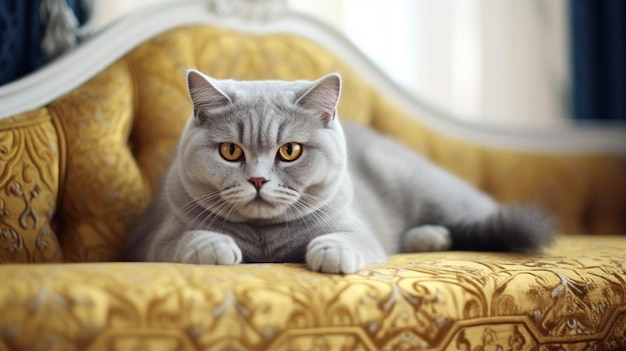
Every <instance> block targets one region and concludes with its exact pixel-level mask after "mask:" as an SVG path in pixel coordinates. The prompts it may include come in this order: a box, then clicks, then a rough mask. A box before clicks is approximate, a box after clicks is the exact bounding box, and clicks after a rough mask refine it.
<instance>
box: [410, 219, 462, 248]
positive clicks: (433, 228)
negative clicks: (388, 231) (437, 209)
mask: <svg viewBox="0 0 626 351" xmlns="http://www.w3.org/2000/svg"><path fill="white" fill-rule="evenodd" d="M450 246H452V238H450V231H449V230H448V228H446V227H443V226H440V225H422V226H419V227H415V228H411V229H409V230H408V231H407V232H406V233H405V234H404V242H403V243H402V251H404V252H421V251H443V250H448V249H449V248H450Z"/></svg>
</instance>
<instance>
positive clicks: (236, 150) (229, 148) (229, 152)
mask: <svg viewBox="0 0 626 351" xmlns="http://www.w3.org/2000/svg"><path fill="white" fill-rule="evenodd" d="M220 155H222V157H223V158H224V159H225V160H226V161H230V162H235V161H239V160H240V159H241V158H242V157H243V150H242V149H241V146H239V145H237V144H235V143H222V144H220Z"/></svg>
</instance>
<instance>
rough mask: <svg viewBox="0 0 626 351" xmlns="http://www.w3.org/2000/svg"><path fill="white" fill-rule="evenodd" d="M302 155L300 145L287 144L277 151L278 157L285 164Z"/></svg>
mask: <svg viewBox="0 0 626 351" xmlns="http://www.w3.org/2000/svg"><path fill="white" fill-rule="evenodd" d="M300 155H302V145H300V144H298V143H287V144H285V145H283V146H281V147H280V149H278V157H279V158H280V159H281V160H282V161H285V162H291V161H295V160H297V159H298V157H300Z"/></svg>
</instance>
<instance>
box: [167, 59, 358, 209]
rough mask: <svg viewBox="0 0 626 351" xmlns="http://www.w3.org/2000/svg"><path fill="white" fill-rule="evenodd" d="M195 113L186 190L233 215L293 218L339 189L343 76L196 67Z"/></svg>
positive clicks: (186, 149) (185, 164) (184, 162)
mask: <svg viewBox="0 0 626 351" xmlns="http://www.w3.org/2000/svg"><path fill="white" fill-rule="evenodd" d="M187 82H188V88H189V95H190V97H191V100H192V102H193V107H194V113H193V117H192V118H191V120H190V121H189V123H188V125H187V128H186V129H185V132H184V134H183V137H182V140H181V145H180V149H179V167H180V170H181V172H180V177H181V181H182V184H183V186H184V188H185V190H186V191H187V192H188V193H189V195H190V196H191V197H192V198H193V199H194V200H195V201H196V202H197V203H198V204H200V205H201V206H202V207H204V208H205V209H207V210H209V211H211V212H212V213H214V214H216V215H218V216H220V217H223V218H226V219H228V220H231V221H251V220H252V221H254V220H264V221H265V220H270V221H282V220H291V219H294V218H298V217H301V216H303V215H306V214H309V213H311V212H313V211H315V210H317V209H319V208H320V207H322V206H323V205H325V204H326V203H327V202H328V201H329V199H330V198H331V197H332V196H333V195H334V194H336V193H337V191H338V190H339V188H340V186H341V184H342V182H344V180H345V178H344V176H345V172H346V170H345V169H346V147H345V140H344V135H343V131H342V129H341V126H340V124H339V122H338V120H337V117H336V115H337V113H336V109H337V103H338V100H339V95H340V92H341V78H340V76H339V75H337V74H331V75H327V76H325V77H322V78H320V79H318V80H316V81H313V82H309V81H295V82H284V81H233V80H215V79H212V78H210V77H207V76H205V75H203V74H202V73H200V72H198V71H195V70H190V71H189V72H188V73H187Z"/></svg>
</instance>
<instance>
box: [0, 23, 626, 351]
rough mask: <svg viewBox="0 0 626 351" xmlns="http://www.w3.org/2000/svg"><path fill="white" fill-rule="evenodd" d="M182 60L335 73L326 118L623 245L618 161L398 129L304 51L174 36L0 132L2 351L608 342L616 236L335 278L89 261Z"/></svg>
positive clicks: (624, 341) (285, 40)
mask: <svg viewBox="0 0 626 351" xmlns="http://www.w3.org/2000/svg"><path fill="white" fill-rule="evenodd" d="M190 67H194V68H198V69H200V70H202V71H204V72H206V73H208V74H209V75H212V76H214V77H216V78H235V79H269V78H274V79H286V80H293V79H314V78H316V77H319V76H322V75H324V74H326V73H329V72H340V73H341V74H342V76H343V82H344V87H343V96H342V100H341V104H340V106H339V114H340V116H341V118H343V119H351V120H354V121H357V122H359V123H362V124H367V125H371V126H372V127H374V128H376V129H378V130H380V131H381V132H383V133H386V134H388V135H391V136H393V137H394V138H396V139H397V140H399V141H401V142H403V143H405V144H406V145H408V146H409V147H411V148H413V149H415V150H416V151H418V152H421V153H423V154H424V155H426V156H428V157H429V158H431V159H432V160H434V161H435V162H437V163H439V164H441V165H443V166H444V167H446V168H447V169H449V170H450V171H452V172H454V173H456V174H458V175H460V176H462V177H464V178H465V179H467V180H468V181H469V182H471V183H472V184H474V185H476V186H478V187H480V188H482V189H484V190H485V191H487V192H489V193H491V194H493V195H494V196H495V197H497V198H498V199H500V200H502V201H536V202H539V203H540V204H542V205H543V206H544V207H547V208H548V209H550V210H551V211H553V212H554V213H556V214H557V215H558V216H559V218H560V220H561V229H562V232H563V233H565V234H583V233H584V234H624V233H626V182H624V180H625V179H626V162H624V160H623V159H622V158H620V157H618V156H615V155H608V154H584V155H576V154H563V155H558V154H533V153H523V152H518V151H512V150H495V149H488V148H485V147H481V146H477V145H472V144H470V143H468V142H466V141H463V140H459V139H454V138H450V137H449V136H447V135H445V134H444V133H441V132H438V131H436V130H433V129H432V128H430V127H429V126H428V125H425V124H423V123H422V122H420V121H419V120H418V119H415V118H414V117H413V116H409V115H408V114H407V113H406V112H405V111H402V110H401V109H399V108H398V107H397V106H394V105H393V104H392V103H391V102H390V100H389V99H388V98H387V97H386V95H385V92H381V91H378V90H377V89H376V87H373V86H371V85H370V84H368V83H367V82H365V81H364V80H362V79H361V78H360V77H359V75H358V72H356V71H354V70H353V69H351V68H350V67H349V66H348V65H346V64H345V63H344V62H342V61H341V60H339V59H338V58H336V57H335V56H334V55H332V54H331V53H329V52H327V51H325V50H324V49H322V48H321V47H320V46H319V45H317V44H315V43H312V42H310V41H308V40H305V39H302V38H299V37H295V36H290V35H266V36H257V35H250V34H244V33H239V32H234V31H227V30H223V29H219V28H214V27H207V26H197V27H187V28H180V29H176V30H173V31H170V32H167V33H164V34H162V35H159V36H158V37H156V38H153V39H151V40H149V41H147V42H145V43H144V44H142V45H141V46H139V47H138V48H136V49H134V50H133V51H131V52H130V53H129V54H127V55H126V56H125V57H123V58H122V59H120V60H119V61H118V62H116V63H115V64H113V65H112V66H110V67H108V68H107V69H106V70H104V71H103V72H101V73H100V74H98V75H97V76H95V77H94V78H93V79H91V80H90V81H89V82H87V83H86V84H84V85H83V86H81V87H79V88H77V89H75V90H74V91H73V92H71V93H69V94H67V95H66V96H63V97H61V98H59V99H57V100H55V101H54V102H52V103H50V104H49V105H47V106H42V107H41V108H39V109H36V110H33V111H30V112H27V113H24V114H21V115H17V116H13V117H11V118H9V119H5V120H2V121H0V165H1V166H0V262H2V263H8V264H5V265H2V266H0V281H1V282H2V288H0V351H3V350H5V349H6V350H37V349H43V350H49V349H50V350H51V349H60V350H64V349H79V350H100V349H112V350H118V349H119V350H126V349H149V350H152V349H163V350H168V349H177V350H184V349H207V350H254V349H256V350H265V349H273V350H317V349H320V350H402V349H446V350H499V349H502V350H509V349H510V350H537V349H540V350H552V349H559V347H561V348H562V349H565V350H587V349H596V350H604V349H615V350H619V349H625V348H626V327H625V325H626V301H625V300H626V278H624V277H625V276H626V275H625V274H624V273H625V272H624V266H623V262H624V260H626V236H624V235H619V236H613V237H611V236H598V235H587V236H567V235H566V236H563V238H562V239H561V240H560V242H559V244H558V245H557V246H555V247H554V248H552V249H550V250H549V251H547V252H546V253H544V254H543V255H537V256H527V255H507V254H493V253H459V252H453V253H450V252H443V253H432V254H431V253H428V254H413V255H396V256H393V257H392V259H391V261H390V262H389V263H387V264H383V265H377V266H371V267H368V268H366V269H364V270H363V271H361V272H360V273H359V274H356V275H347V276H333V275H321V274H317V273H313V272H310V271H308V270H306V269H305V268H304V267H303V266H299V265H241V266H234V267H211V266H209V267H207V266H191V265H177V264H130V263H104V262H115V261H118V260H119V258H120V255H121V250H122V247H123V245H124V241H125V238H126V235H127V234H128V232H129V230H130V229H131V228H132V227H133V225H134V224H135V223H136V222H137V220H138V218H139V216H140V214H141V213H142V211H143V209H144V208H145V206H146V205H147V204H148V202H149V200H150V198H151V197H152V195H153V193H154V191H155V190H156V188H157V187H158V185H159V183H160V176H161V174H162V173H163V171H164V170H165V169H166V168H167V166H168V165H169V163H170V161H171V156H172V152H173V151H174V150H175V147H176V143H177V141H178V137H179V135H180V133H181V131H182V129H183V127H184V125H185V123H186V120H187V118H188V117H189V115H190V114H191V105H190V103H189V101H188V97H187V92H186V89H185V79H184V77H185V71H186V70H187V69H188V68H190ZM54 262H66V263H68V264H62V265H59V264H52V263H54ZM94 262H100V263H94ZM25 263H46V264H30V265H29V264H25ZM35 336H36V337H35ZM409 346H410V347H409Z"/></svg>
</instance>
